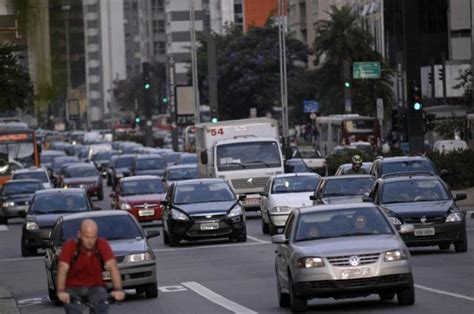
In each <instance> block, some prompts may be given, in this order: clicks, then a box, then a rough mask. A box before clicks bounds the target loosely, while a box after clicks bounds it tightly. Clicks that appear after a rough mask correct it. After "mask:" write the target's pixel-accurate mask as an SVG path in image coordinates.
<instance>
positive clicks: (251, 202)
mask: <svg viewBox="0 0 474 314" xmlns="http://www.w3.org/2000/svg"><path fill="white" fill-rule="evenodd" d="M245 204H246V205H259V204H260V198H259V197H257V198H247V199H246V200H245Z"/></svg>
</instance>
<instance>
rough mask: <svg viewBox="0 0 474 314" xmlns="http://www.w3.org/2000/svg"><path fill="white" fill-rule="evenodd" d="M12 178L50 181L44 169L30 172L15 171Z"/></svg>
mask: <svg viewBox="0 0 474 314" xmlns="http://www.w3.org/2000/svg"><path fill="white" fill-rule="evenodd" d="M12 179H13V180H21V179H33V180H39V181H41V182H48V176H47V175H46V173H45V172H44V171H29V172H22V173H15V174H14V175H13V177H12Z"/></svg>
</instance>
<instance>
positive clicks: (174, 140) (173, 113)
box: [168, 56, 178, 152]
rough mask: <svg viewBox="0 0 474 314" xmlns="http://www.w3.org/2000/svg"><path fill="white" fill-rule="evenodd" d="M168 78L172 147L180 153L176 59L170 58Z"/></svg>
mask: <svg viewBox="0 0 474 314" xmlns="http://www.w3.org/2000/svg"><path fill="white" fill-rule="evenodd" d="M168 71H169V72H168V73H169V75H168V77H169V87H168V88H169V90H168V95H169V104H170V114H171V145H172V147H173V150H174V151H175V152H177V151H178V125H177V123H176V119H177V116H176V97H175V96H176V95H175V86H176V82H175V67H174V58H173V56H171V57H170V59H169V62H168Z"/></svg>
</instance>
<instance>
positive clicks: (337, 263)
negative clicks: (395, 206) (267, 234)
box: [272, 203, 415, 312]
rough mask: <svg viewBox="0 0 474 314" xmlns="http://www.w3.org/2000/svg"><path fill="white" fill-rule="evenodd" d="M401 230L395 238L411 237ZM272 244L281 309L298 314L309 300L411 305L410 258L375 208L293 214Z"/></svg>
mask: <svg viewBox="0 0 474 314" xmlns="http://www.w3.org/2000/svg"><path fill="white" fill-rule="evenodd" d="M413 229H414V227H413V225H402V227H401V228H400V233H405V232H413ZM272 242H273V243H275V244H277V245H278V246H277V250H276V251H275V252H276V258H275V264H276V276H277V289H278V290H277V291H278V299H279V303H280V306H281V307H291V309H292V311H294V312H299V311H305V310H306V309H307V301H308V299H312V298H330V297H332V298H336V299H338V298H353V297H361V296H367V295H370V294H379V296H380V298H381V299H382V300H391V299H393V298H394V297H395V294H396V295H397V299H398V302H399V304H400V305H412V304H414V302H415V291H414V287H413V276H412V270H411V266H410V261H409V257H410V253H409V251H408V249H407V247H406V246H405V244H404V243H403V241H402V240H401V238H400V236H399V235H398V233H397V231H396V229H395V228H394V227H393V226H392V224H391V223H390V222H389V220H388V218H387V217H386V216H385V214H384V213H383V210H382V209H381V208H379V207H378V206H376V205H374V204H367V203H363V204H345V205H319V206H312V207H306V208H301V209H296V210H294V211H293V212H292V213H291V215H290V217H289V218H288V222H287V224H286V227H285V230H284V233H283V234H279V235H274V236H273V237H272Z"/></svg>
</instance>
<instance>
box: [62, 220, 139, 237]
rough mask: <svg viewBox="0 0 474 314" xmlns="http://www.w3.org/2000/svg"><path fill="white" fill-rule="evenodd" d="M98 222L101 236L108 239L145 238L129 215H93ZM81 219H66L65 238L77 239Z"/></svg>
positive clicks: (64, 226) (64, 225)
mask: <svg viewBox="0 0 474 314" xmlns="http://www.w3.org/2000/svg"><path fill="white" fill-rule="evenodd" d="M91 219H92V220H94V221H95V222H96V223H97V227H98V230H99V237H101V238H104V239H107V240H120V239H136V238H143V236H142V234H141V232H140V230H139V229H138V226H137V225H136V223H134V222H133V220H132V219H131V218H130V217H129V216H113V215H112V216H107V217H92V218H91ZM81 221H82V220H81V219H75V220H66V221H64V224H63V228H62V230H63V233H64V238H65V240H69V239H75V238H76V237H77V232H78V230H79V227H80V224H81Z"/></svg>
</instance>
